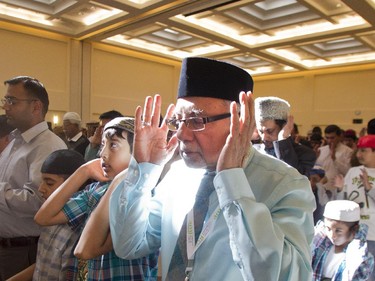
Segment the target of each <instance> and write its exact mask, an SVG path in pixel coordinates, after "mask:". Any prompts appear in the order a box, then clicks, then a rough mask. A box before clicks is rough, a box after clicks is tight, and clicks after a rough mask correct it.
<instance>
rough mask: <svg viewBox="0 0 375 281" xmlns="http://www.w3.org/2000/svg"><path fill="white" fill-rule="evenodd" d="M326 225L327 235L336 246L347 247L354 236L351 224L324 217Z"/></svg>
mask: <svg viewBox="0 0 375 281" xmlns="http://www.w3.org/2000/svg"><path fill="white" fill-rule="evenodd" d="M324 226H325V232H326V234H327V237H328V238H329V240H331V242H332V244H333V245H335V246H341V247H345V246H346V245H347V244H349V243H350V242H351V241H352V240H353V238H354V234H353V233H352V232H351V231H350V229H349V226H348V225H347V224H345V223H343V222H341V221H335V220H329V219H324Z"/></svg>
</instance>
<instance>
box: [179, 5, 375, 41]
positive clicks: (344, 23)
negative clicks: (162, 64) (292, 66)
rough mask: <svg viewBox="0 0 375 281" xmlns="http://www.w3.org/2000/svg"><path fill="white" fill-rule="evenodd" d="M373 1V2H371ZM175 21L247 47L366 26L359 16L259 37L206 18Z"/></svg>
mask: <svg viewBox="0 0 375 281" xmlns="http://www.w3.org/2000/svg"><path fill="white" fill-rule="evenodd" d="M373 1H375V0H373ZM174 19H175V20H176V21H184V22H188V23H190V24H193V25H197V26H199V27H201V28H204V29H206V30H207V29H209V30H211V31H213V30H214V31H215V32H217V33H219V34H221V35H222V34H225V35H226V36H228V37H231V39H235V40H238V41H241V42H245V43H246V44H249V45H252V46H254V45H257V44H263V43H268V42H275V41H279V40H284V39H287V38H292V37H296V36H306V35H308V34H314V33H316V34H318V33H322V32H329V31H333V30H335V31H337V30H340V29H344V28H349V27H354V26H360V25H364V24H367V22H366V21H365V20H364V19H363V18H361V17H360V16H343V17H342V18H340V19H337V23H336V24H333V23H331V22H328V21H325V22H319V23H313V24H306V25H303V26H294V27H292V28H288V29H284V30H282V31H278V32H275V34H274V35H273V36H270V35H267V34H261V35H256V36H254V35H240V34H239V32H238V30H237V29H233V28H230V27H228V26H227V25H226V24H222V23H220V22H218V21H214V20H212V19H208V18H196V17H194V16H190V17H184V16H182V15H178V16H176V17H174Z"/></svg>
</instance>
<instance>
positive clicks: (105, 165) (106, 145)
mask: <svg viewBox="0 0 375 281" xmlns="http://www.w3.org/2000/svg"><path fill="white" fill-rule="evenodd" d="M122 135H123V137H124V138H119V137H118V136H116V135H113V136H112V137H111V138H107V137H103V140H102V149H101V152H100V157H101V162H102V169H103V171H104V173H105V175H106V176H107V177H108V178H109V179H113V178H114V177H115V176H116V175H117V174H119V173H120V172H122V171H123V170H125V169H126V168H127V167H128V165H129V162H130V156H131V153H130V145H129V143H128V141H127V133H126V132H122Z"/></svg>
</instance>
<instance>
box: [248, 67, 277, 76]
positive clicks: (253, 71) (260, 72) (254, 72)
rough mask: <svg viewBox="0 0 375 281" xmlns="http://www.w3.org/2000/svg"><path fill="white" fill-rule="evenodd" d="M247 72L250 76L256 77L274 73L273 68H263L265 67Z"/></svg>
mask: <svg viewBox="0 0 375 281" xmlns="http://www.w3.org/2000/svg"><path fill="white" fill-rule="evenodd" d="M245 70H246V71H247V72H249V73H250V75H256V74H262V73H269V72H271V71H272V68H271V67H269V66H263V67H258V68H256V69H254V70H247V69H245Z"/></svg>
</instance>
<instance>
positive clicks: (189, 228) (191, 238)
mask: <svg viewBox="0 0 375 281" xmlns="http://www.w3.org/2000/svg"><path fill="white" fill-rule="evenodd" d="M220 212H221V209H220V206H217V207H216V209H215V211H214V212H213V213H212V214H211V216H210V218H209V219H208V221H207V222H206V223H205V224H204V226H203V229H202V231H201V233H200V235H199V237H198V240H197V242H196V241H195V230H194V212H193V209H192V210H191V211H190V212H189V213H188V215H187V225H186V253H187V257H188V265H187V267H186V270H185V273H186V278H185V280H189V275H190V272H191V271H192V270H193V265H194V255H195V252H196V251H197V250H198V248H199V247H200V246H201V245H202V243H203V242H204V240H206V238H207V236H208V235H209V234H210V233H211V231H212V229H213V228H214V225H215V222H216V221H217V219H218V217H219V214H220Z"/></svg>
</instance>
